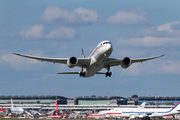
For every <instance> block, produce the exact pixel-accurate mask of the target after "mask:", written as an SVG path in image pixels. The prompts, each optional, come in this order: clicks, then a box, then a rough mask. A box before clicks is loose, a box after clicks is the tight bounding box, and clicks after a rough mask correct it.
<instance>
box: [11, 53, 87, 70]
mask: <svg viewBox="0 0 180 120" xmlns="http://www.w3.org/2000/svg"><path fill="white" fill-rule="evenodd" d="M13 54H14V55H18V56H22V57H26V58H30V59H35V60H39V61H41V62H43V61H46V62H52V63H61V64H67V61H68V59H69V58H46V57H37V56H30V55H23V54H19V53H13ZM89 64H90V59H89V58H78V63H77V65H76V66H78V67H82V66H83V65H84V66H89Z"/></svg>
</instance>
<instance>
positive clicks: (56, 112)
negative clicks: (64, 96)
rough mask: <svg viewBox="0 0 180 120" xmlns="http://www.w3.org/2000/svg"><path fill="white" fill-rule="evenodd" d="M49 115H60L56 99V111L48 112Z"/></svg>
mask: <svg viewBox="0 0 180 120" xmlns="http://www.w3.org/2000/svg"><path fill="white" fill-rule="evenodd" d="M47 114H52V115H58V101H57V99H56V109H55V110H52V111H50V112H48V113H47Z"/></svg>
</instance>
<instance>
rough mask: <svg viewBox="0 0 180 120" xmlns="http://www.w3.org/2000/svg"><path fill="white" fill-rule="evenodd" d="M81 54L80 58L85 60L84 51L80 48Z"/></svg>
mask: <svg viewBox="0 0 180 120" xmlns="http://www.w3.org/2000/svg"><path fill="white" fill-rule="evenodd" d="M81 54H82V58H85V55H84V50H83V48H81Z"/></svg>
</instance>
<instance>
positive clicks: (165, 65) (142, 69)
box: [122, 58, 180, 76]
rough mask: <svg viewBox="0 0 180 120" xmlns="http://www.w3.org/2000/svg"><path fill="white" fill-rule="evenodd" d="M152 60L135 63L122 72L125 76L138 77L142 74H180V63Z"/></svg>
mask: <svg viewBox="0 0 180 120" xmlns="http://www.w3.org/2000/svg"><path fill="white" fill-rule="evenodd" d="M161 59H162V58H160V59H159V60H158V59H156V60H152V61H148V62H143V63H142V64H141V63H134V64H132V65H131V66H130V67H129V68H127V69H125V70H122V73H123V74H124V75H131V76H138V75H142V74H180V61H178V60H177V61H171V60H161Z"/></svg>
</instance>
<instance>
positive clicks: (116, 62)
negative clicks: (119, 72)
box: [105, 55, 164, 66]
mask: <svg viewBox="0 0 180 120" xmlns="http://www.w3.org/2000/svg"><path fill="white" fill-rule="evenodd" d="M163 56H164V55H160V56H156V57H149V58H139V59H131V61H132V63H137V62H144V61H147V60H152V59H156V58H159V57H163ZM122 60H123V59H116V58H109V60H108V61H106V63H105V66H107V65H109V66H118V65H121V61H122Z"/></svg>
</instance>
